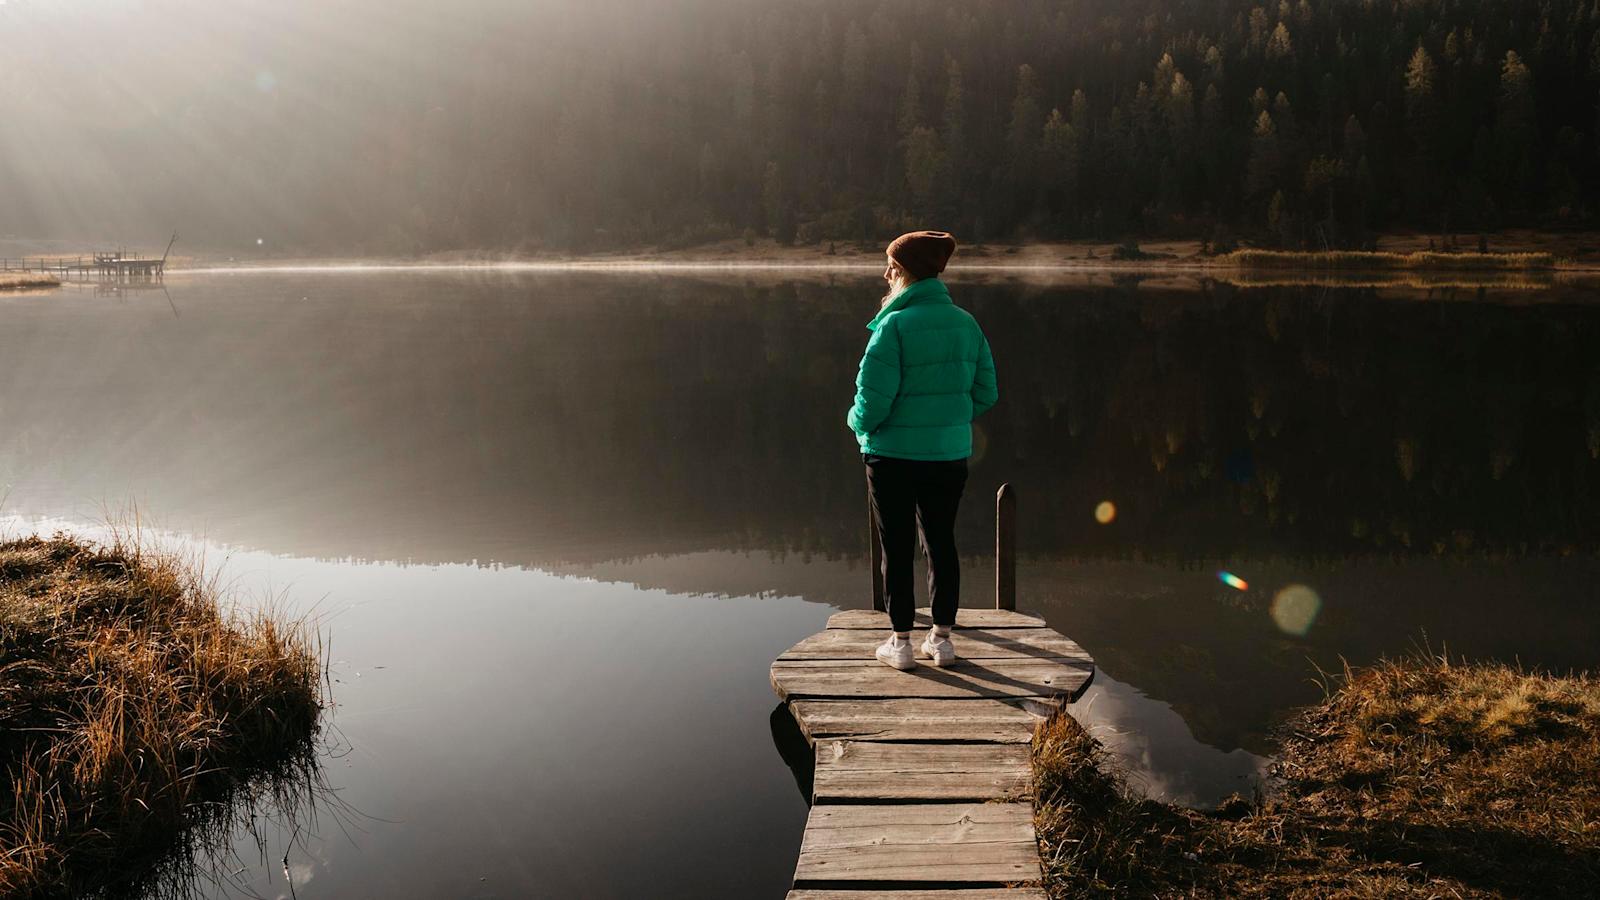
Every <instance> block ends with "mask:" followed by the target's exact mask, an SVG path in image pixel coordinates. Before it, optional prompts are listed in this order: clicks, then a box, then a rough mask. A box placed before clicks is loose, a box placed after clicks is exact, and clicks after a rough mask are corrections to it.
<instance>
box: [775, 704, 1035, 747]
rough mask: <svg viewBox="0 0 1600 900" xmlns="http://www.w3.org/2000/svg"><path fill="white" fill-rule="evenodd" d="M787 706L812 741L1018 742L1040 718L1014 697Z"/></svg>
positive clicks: (1025, 739) (1028, 736)
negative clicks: (850, 739)
mask: <svg viewBox="0 0 1600 900" xmlns="http://www.w3.org/2000/svg"><path fill="white" fill-rule="evenodd" d="M789 711H790V712H791V713H793V714H794V717H795V721H797V722H799V723H800V730H801V732H803V733H804V734H805V736H806V739H807V740H809V741H811V742H812V743H813V744H815V743H816V742H817V741H820V740H829V739H832V738H859V739H864V740H873V741H979V742H987V743H996V742H999V743H1014V744H1023V743H1027V742H1028V741H1029V740H1031V739H1032V738H1033V729H1034V727H1035V726H1036V725H1037V724H1038V723H1039V722H1040V721H1041V716H1039V715H1034V714H1032V713H1030V712H1029V711H1028V710H1026V709H1024V708H1022V707H1021V706H1020V705H1019V704H1018V702H1017V701H1009V702H1008V701H1005V700H988V699H985V700H910V699H901V700H796V701H794V702H793V703H791V704H789ZM1042 712H1043V710H1042V709H1041V713H1042Z"/></svg>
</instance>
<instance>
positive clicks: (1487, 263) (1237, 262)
mask: <svg viewBox="0 0 1600 900" xmlns="http://www.w3.org/2000/svg"><path fill="white" fill-rule="evenodd" d="M1215 265H1218V266H1235V267H1238V268H1243V269H1295V270H1299V271H1307V270H1312V271H1315V270H1320V269H1337V270H1340V271H1349V272H1528V271H1537V270H1545V269H1554V268H1555V266H1556V259H1555V257H1554V256H1552V255H1551V254H1549V253H1435V252H1430V251H1426V250H1420V251H1415V252H1411V253H1391V252H1386V251H1377V252H1364V251H1339V252H1327V253H1302V252H1298V251H1290V250H1236V251H1234V252H1233V253H1228V254H1224V255H1222V256H1218V257H1216V259H1215Z"/></svg>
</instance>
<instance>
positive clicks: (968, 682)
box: [772, 485, 1094, 900]
mask: <svg viewBox="0 0 1600 900" xmlns="http://www.w3.org/2000/svg"><path fill="white" fill-rule="evenodd" d="M997 510H998V514H997V520H998V525H999V527H998V529H997V541H996V547H997V551H998V559H997V560H996V562H997V568H996V588H997V590H996V604H995V605H996V608H995V609H963V610H961V611H960V612H959V613H957V615H956V627H955V630H954V631H953V633H952V636H951V640H952V641H953V642H954V644H955V651H956V657H957V662H956V664H955V665H954V666H951V667H948V668H943V669H940V668H935V667H933V666H931V665H928V664H926V663H925V662H924V663H921V664H919V665H918V667H917V668H916V669H914V670H912V671H910V672H901V671H898V670H895V669H892V668H890V667H888V666H886V665H884V664H882V663H880V662H878V661H877V659H876V658H874V656H873V649H874V648H875V647H876V646H877V645H878V643H880V642H881V641H882V640H883V638H884V636H885V634H886V633H887V632H888V630H889V617H888V614H887V613H886V612H884V611H883V594H882V586H881V584H880V583H879V582H878V576H877V574H876V569H875V572H874V584H873V600H874V607H875V608H874V609H871V610H866V609H861V610H847V611H845V612H840V613H835V614H834V615H833V616H831V617H830V618H829V619H828V625H827V628H826V630H824V631H822V632H820V633H818V634H814V635H812V636H811V637H808V638H806V639H805V640H803V641H801V642H800V643H798V644H795V645H794V646H793V647H791V648H789V649H788V650H787V651H785V652H784V653H783V655H782V656H779V657H778V659H777V661H775V662H774V663H773V664H772V687H773V690H775V691H777V693H778V696H779V697H780V698H781V699H782V700H784V701H785V702H786V703H787V705H788V707H789V711H790V712H791V713H792V714H793V715H794V717H795V720H796V721H797V722H798V723H799V725H800V730H801V731H802V733H804V734H805V737H806V740H807V741H808V742H809V743H810V744H811V745H812V747H813V748H814V750H815V753H816V772H815V776H814V778H813V796H812V807H811V814H810V817H809V819H808V820H807V822H806V831H805V837H804V838H803V839H802V841H801V846H800V859H799V863H798V864H797V865H796V867H795V875H794V890H792V891H791V892H790V893H789V900H864V898H866V897H874V898H898V900H914V898H920V900H1002V898H1024V900H1042V898H1043V897H1044V892H1043V890H1042V889H1041V888H1040V887H1039V880H1040V866H1039V847H1038V841H1037V839H1036V837H1035V835H1034V830H1033V803H1032V796H1031V784H1032V775H1033V763H1032V758H1031V755H1030V751H1031V741H1032V738H1033V732H1034V728H1035V727H1036V726H1037V725H1038V723H1039V722H1041V721H1043V720H1044V718H1045V717H1046V716H1048V715H1049V714H1050V713H1051V712H1054V711H1055V710H1056V709H1057V708H1059V706H1060V705H1061V704H1065V703H1070V702H1072V701H1074V700H1076V699H1077V698H1078V697H1079V696H1081V695H1082V693H1083V691H1084V690H1085V689H1086V688H1087V687H1088V686H1089V682H1090V681H1091V680H1092V679H1093V677H1094V660H1093V659H1092V658H1090V656H1089V654H1088V653H1086V652H1084V650H1083V648H1082V647H1079V646H1078V645H1077V644H1076V643H1074V642H1073V641H1071V640H1069V639H1068V638H1066V637H1064V636H1063V635H1061V634H1059V633H1057V632H1056V631H1054V630H1052V629H1050V628H1049V627H1047V626H1046V625H1045V622H1044V620H1043V619H1041V618H1039V617H1038V616H1035V615H1032V614H1029V613H1020V612H1017V611H1016V594H1015V585H1016V579H1015V559H1016V558H1015V552H1014V551H1015V544H1014V536H1015V518H1014V517H1015V502H1014V495H1013V494H1012V492H1011V489H1010V486H1009V485H1007V486H1004V487H1002V488H1001V489H1000V493H999V496H998V498H997ZM869 520H870V516H869ZM872 531H873V533H872V535H871V539H872V541H873V545H874V546H876V544H877V534H876V528H875V526H874V527H873V529H872ZM873 559H874V562H876V553H874V554H873ZM931 624H932V620H931V618H930V612H929V610H926V609H922V610H918V613H917V626H916V628H917V633H916V634H915V635H914V636H913V638H912V640H913V641H914V642H919V643H920V641H921V638H922V633H923V632H925V631H926V630H927V628H928V627H929V626H931Z"/></svg>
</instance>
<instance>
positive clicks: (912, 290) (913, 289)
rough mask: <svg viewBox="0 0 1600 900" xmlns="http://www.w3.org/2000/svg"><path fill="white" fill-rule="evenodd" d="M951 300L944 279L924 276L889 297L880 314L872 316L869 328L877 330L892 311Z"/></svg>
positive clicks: (868, 324) (869, 329)
mask: <svg viewBox="0 0 1600 900" xmlns="http://www.w3.org/2000/svg"><path fill="white" fill-rule="evenodd" d="M949 302H951V300H950V289H949V288H947V287H945V286H944V282H943V281H940V280H939V279H937V278H924V279H922V280H920V281H913V282H911V283H910V284H908V285H906V286H905V287H903V288H901V289H900V292H899V293H897V294H895V295H894V296H893V297H890V298H889V302H888V303H885V304H884V305H883V309H880V310H878V314H877V315H876V316H873V317H872V321H871V322H868V323H867V330H868V331H877V330H878V326H879V325H881V324H883V320H884V319H885V318H887V317H888V315H889V314H890V313H893V312H899V311H900V310H902V309H905V308H906V307H908V306H916V305H917V304H919V303H949Z"/></svg>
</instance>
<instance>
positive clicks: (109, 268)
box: [0, 234, 178, 281]
mask: <svg viewBox="0 0 1600 900" xmlns="http://www.w3.org/2000/svg"><path fill="white" fill-rule="evenodd" d="M177 241H178V236H177V235H176V234H174V235H173V236H172V240H171V241H169V242H168V243H167V250H166V252H165V253H163V254H161V255H160V256H159V257H156V256H141V255H139V254H138V253H129V252H127V251H126V250H107V251H102V252H97V253H92V254H90V255H88V256H41V257H34V258H32V259H28V258H20V259H10V258H0V272H38V273H40V274H43V275H54V276H56V277H58V278H68V279H71V278H76V279H83V280H90V279H93V280H98V281H155V280H157V279H160V278H162V277H163V276H165V275H166V273H167V257H168V256H170V255H171V253H172V245H173V244H175V243H177Z"/></svg>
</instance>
